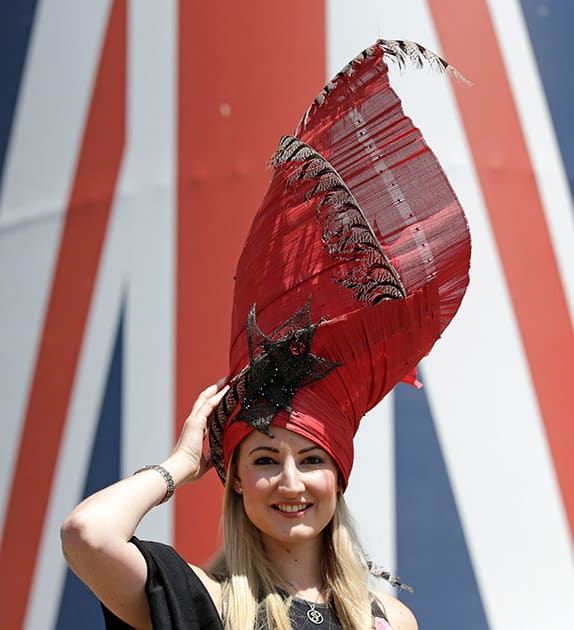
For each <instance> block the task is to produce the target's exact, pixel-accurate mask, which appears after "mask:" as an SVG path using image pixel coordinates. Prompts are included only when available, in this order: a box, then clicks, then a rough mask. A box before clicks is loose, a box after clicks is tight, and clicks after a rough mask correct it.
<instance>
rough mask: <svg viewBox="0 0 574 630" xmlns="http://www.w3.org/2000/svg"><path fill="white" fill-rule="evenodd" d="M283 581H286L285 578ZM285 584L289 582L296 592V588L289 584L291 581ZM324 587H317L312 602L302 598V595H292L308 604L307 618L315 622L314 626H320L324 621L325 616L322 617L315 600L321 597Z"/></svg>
mask: <svg viewBox="0 0 574 630" xmlns="http://www.w3.org/2000/svg"><path fill="white" fill-rule="evenodd" d="M285 582H287V580H285ZM287 584H289V586H290V587H291V588H292V589H293V590H294V591H295V592H297V589H296V588H295V587H294V586H293V584H291V582H287ZM324 588H325V586H324V585H323V586H321V588H320V589H319V592H318V593H317V597H315V601H314V602H310V601H308V600H307V599H303V598H302V597H297V596H296V595H295V596H294V597H296V599H298V600H299V601H301V602H303V603H304V604H307V606H309V610H307V613H306V614H307V619H308V620H309V621H310V622H311V623H313V624H315V625H316V626H320V625H321V624H322V623H323V622H324V621H325V617H323V613H322V612H321V611H320V610H317V609H316V606H317V600H318V599H319V597H321V594H322V593H323V589H324Z"/></svg>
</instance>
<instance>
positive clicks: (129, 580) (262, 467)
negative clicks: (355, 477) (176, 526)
mask: <svg viewBox="0 0 574 630" xmlns="http://www.w3.org/2000/svg"><path fill="white" fill-rule="evenodd" d="M226 389H227V388H224V389H219V390H218V386H217V385H214V386H211V387H209V388H208V389H206V390H205V391H204V392H202V393H201V394H200V396H199V398H198V399H197V401H196V403H195V405H194V408H193V410H192V412H191V414H190V416H189V417H188V419H187V421H186V423H185V425H184V428H183V431H182V433H181V436H180V438H179V441H178V443H177V445H176V446H175V448H174V450H173V452H172V453H171V455H170V456H169V457H168V458H167V459H166V460H165V461H164V462H163V463H162V466H163V467H164V468H165V469H166V470H167V471H169V473H170V475H171V476H172V478H173V480H174V482H175V485H176V487H177V486H180V485H182V484H184V483H194V482H196V481H198V480H199V479H200V478H201V477H202V476H203V475H204V474H205V472H206V471H207V470H208V468H209V466H210V463H209V461H207V460H206V458H205V457H204V456H203V455H202V446H203V440H204V436H205V435H206V432H207V430H206V423H207V419H208V417H209V415H210V414H211V412H212V411H213V409H214V407H215V405H216V404H217V403H218V402H219V400H220V399H221V397H222V395H223V394H224V393H225V392H226ZM272 430H273V437H268V436H266V435H264V434H262V433H259V432H253V433H251V434H250V435H249V436H248V437H247V438H245V439H244V440H243V441H242V443H241V445H240V446H239V448H238V449H237V452H236V453H235V454H234V457H233V461H232V464H231V468H230V476H229V479H230V480H232V482H231V483H228V484H227V486H226V489H225V499H224V503H225V508H224V512H225V521H224V535H225V540H226V545H225V548H224V550H223V552H222V554H221V557H220V558H219V559H218V560H217V561H216V563H215V566H214V567H213V570H212V571H210V572H206V571H204V570H202V569H200V568H199V567H195V566H192V565H189V566H190V569H189V570H190V571H192V572H193V573H194V574H195V575H196V576H197V577H198V578H199V580H200V582H201V584H203V586H204V587H205V589H206V590H207V592H208V593H209V596H210V597H211V599H212V601H213V603H214V606H215V608H216V610H217V614H218V615H219V617H223V612H224V606H223V601H224V596H227V598H228V602H229V600H230V598H229V592H230V591H234V595H235V597H234V598H233V599H231V601H232V602H233V603H232V604H231V605H230V604H228V606H227V610H226V612H227V615H226V618H227V622H228V624H229V626H228V627H231V628H250V627H254V625H253V619H254V618H255V616H256V615H257V613H258V606H257V602H256V601H255V600H254V599H253V598H252V597H251V599H252V601H249V598H250V596H251V594H252V593H253V590H252V589H253V588H256V589H257V588H261V589H263V592H266V593H268V595H267V597H266V598H265V599H264V604H263V606H261V607H260V610H261V611H262V610H263V607H264V606H265V605H267V607H268V610H269V612H270V614H271V615H272V616H273V617H274V618H278V621H279V620H282V621H283V624H285V625H283V626H281V625H279V624H278V625H277V627H278V628H281V627H285V628H289V627H290V626H289V625H286V624H287V623H288V622H287V614H286V611H287V609H288V602H289V596H292V597H293V598H297V600H294V601H296V605H293V606H292V615H293V616H294V622H295V623H296V622H297V621H296V620H297V615H298V614H299V615H302V614H304V615H305V617H304V618H303V622H304V624H306V625H294V626H293V627H294V628H306V627H314V626H313V625H310V622H309V620H308V618H307V615H306V612H307V611H316V613H317V614H316V615H315V616H313V618H314V619H316V620H317V619H319V620H320V619H321V616H323V622H322V623H317V621H315V624H316V625H317V627H323V628H326V629H327V628H335V627H343V628H349V629H357V630H358V629H365V628H370V627H376V628H378V629H381V628H388V626H387V625H384V620H385V619H388V622H389V623H390V625H391V627H392V628H393V630H414V629H416V628H417V625H416V621H415V618H414V616H413V615H412V613H411V612H410V611H409V610H408V608H406V607H405V606H404V605H403V604H401V603H400V602H399V601H398V600H397V599H395V598H394V597H392V596H391V595H388V594H386V593H383V592H380V593H377V594H376V595H375V596H374V597H375V598H376V599H373V600H370V598H369V592H368V588H367V578H368V570H367V568H366V563H365V561H364V557H363V556H362V555H357V554H360V550H359V547H358V545H357V542H356V540H355V538H354V535H353V532H352V530H351V529H350V528H349V526H348V516H347V513H346V509H345V504H344V499H343V496H342V493H341V483H340V473H339V471H338V468H337V466H336V464H335V462H334V461H333V459H332V458H331V456H330V455H329V454H328V453H327V452H326V451H325V450H324V449H323V448H321V447H319V446H317V445H316V444H314V443H313V442H311V441H310V440H308V439H306V438H304V437H302V436H300V435H298V434H296V433H294V432H291V431H289V430H287V429H282V428H280V427H274V428H273V429H272ZM165 493H166V485H165V481H164V479H163V478H162V476H161V475H160V474H158V472H157V471H155V470H147V471H143V472H142V473H141V474H137V475H133V476H131V477H129V478H127V479H124V480H122V481H120V482H118V483H117V484H115V485H113V486H110V487H108V488H105V489H104V490H101V491H100V492H98V493H96V494H95V495H93V496H91V497H89V498H88V499H86V500H85V501H84V502H82V503H81V504H80V505H79V506H78V507H77V508H76V509H75V510H74V511H73V512H72V513H71V514H70V516H69V517H68V518H67V519H66V521H65V522H64V524H63V526H62V542H63V549H64V555H65V557H66V560H67V561H68V563H69V564H70V566H71V568H72V569H73V570H74V572H75V573H76V574H77V575H78V576H79V577H80V579H82V580H83V581H84V582H85V583H86V584H87V585H88V586H89V587H90V588H91V589H92V591H93V592H94V593H95V595H96V596H97V597H98V599H99V600H100V601H101V602H102V603H103V604H104V606H106V607H107V608H108V609H109V610H110V611H111V612H112V613H114V615H116V616H117V617H119V618H120V619H122V620H123V621H124V622H125V623H127V624H128V625H129V626H132V627H134V628H138V629H140V628H141V629H144V628H152V627H158V626H152V623H151V617H150V609H149V604H148V600H147V598H146V591H145V585H146V579H147V575H148V567H147V565H146V561H145V559H144V557H143V556H142V554H141V553H140V551H139V550H138V548H137V547H136V546H135V545H134V544H131V543H130V542H129V541H130V539H131V538H132V536H133V534H134V531H135V529H136V527H137V525H138V523H139V521H140V520H141V519H142V518H143V516H144V515H145V514H146V513H147V512H148V511H149V510H150V509H152V508H153V506H154V505H156V504H157V503H159V502H160V501H161V500H162V499H163V498H164V496H165ZM244 515H246V517H247V518H245V516H244ZM230 528H231V529H230ZM245 530H247V531H245ZM190 535H193V526H192V525H190ZM240 537H241V539H242V542H237V541H236V540H234V539H237V538H240ZM242 556H243V558H242ZM230 564H239V565H241V564H247V565H249V564H251V565H253V566H254V567H256V568H257V570H258V572H259V574H260V575H258V576H249V573H247V579H246V578H245V576H244V575H241V574H240V575H237V574H233V573H232V574H231V576H230V575H229V569H228V566H229V565H230ZM250 577H251V579H254V580H255V582H256V584H257V586H255V587H253V586H251V588H250V585H249V578H250ZM302 602H305V603H304V605H303V606H302V605H301V603H302ZM329 602H331V604H332V610H335V611H336V613H337V615H338V618H339V619H340V620H344V621H342V624H341V626H334V625H328V622H329V620H330V619H331V618H332V610H331V612H329V610H328V609H327V608H326V607H325V604H327V603H329ZM372 613H375V614H376V615H377V617H378V620H377V621H376V622H375V621H374V620H372V619H371V617H372ZM259 616H260V620H261V621H264V619H265V615H264V613H262V612H259ZM212 618H214V616H212ZM108 620H109V626H108V627H111V628H116V627H117V628H119V627H121V626H120V625H117V622H115V621H112V618H111V616H110V615H108ZM234 620H235V621H234ZM250 620H251V621H250ZM203 621H204V623H205V622H206V620H205V619H204V620H203ZM279 623H280V622H279ZM373 623H377V624H378V625H376V626H374V625H372V624H373ZM190 627H191V626H190ZM201 627H213V628H216V627H218V626H217V625H215V623H214V624H213V625H212V626H207V623H206V625H205V626H201ZM226 627H227V626H226ZM261 627H267V626H265V625H263V626H261Z"/></svg>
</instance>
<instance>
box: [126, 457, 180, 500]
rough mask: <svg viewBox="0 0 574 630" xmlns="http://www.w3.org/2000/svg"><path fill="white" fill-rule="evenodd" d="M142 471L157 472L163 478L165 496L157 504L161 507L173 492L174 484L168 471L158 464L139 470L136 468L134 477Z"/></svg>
mask: <svg viewBox="0 0 574 630" xmlns="http://www.w3.org/2000/svg"><path fill="white" fill-rule="evenodd" d="M144 470H157V472H158V473H159V474H160V475H161V476H162V477H163V480H164V481H165V485H166V491H165V495H164V497H163V499H162V500H161V501H160V502H159V503H158V505H161V504H162V503H165V502H166V501H169V500H170V499H171V497H172V496H173V493H174V491H175V483H174V481H173V477H172V476H171V474H170V473H169V471H168V470H166V469H165V468H164V467H163V466H160V465H159V464H148V465H147V466H142V467H141V468H138V469H137V470H136V471H135V473H134V475H137V474H138V473H141V472H143V471H144Z"/></svg>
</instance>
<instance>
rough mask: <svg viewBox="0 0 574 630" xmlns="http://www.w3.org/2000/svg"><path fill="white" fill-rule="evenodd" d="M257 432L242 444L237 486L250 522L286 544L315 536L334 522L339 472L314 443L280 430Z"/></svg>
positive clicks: (265, 534) (330, 459)
mask: <svg viewBox="0 0 574 630" xmlns="http://www.w3.org/2000/svg"><path fill="white" fill-rule="evenodd" d="M271 432H272V433H273V437H267V436H266V435H264V434H262V433H260V432H259V431H253V433H251V434H250V435H249V436H248V437H246V438H245V439H244V440H243V442H242V443H241V445H240V446H239V457H238V459H237V473H236V475H235V477H234V479H233V488H234V490H235V491H236V492H238V493H239V494H241V495H242V497H243V506H244V509H245V513H246V514H247V517H248V518H249V520H250V521H251V522H252V523H253V524H254V525H255V526H256V527H257V528H258V529H259V530H260V531H261V532H262V534H263V536H264V537H269V538H271V539H273V540H276V541H278V542H282V543H285V544H289V543H299V542H303V541H306V540H311V539H313V538H315V537H317V536H318V535H319V534H320V533H321V532H322V531H323V529H324V528H325V526H326V525H327V524H328V523H329V522H330V521H331V519H332V518H333V514H334V512H335V506H336V503H337V491H338V469H337V466H336V464H335V462H334V461H333V458H332V457H331V456H330V455H329V454H328V453H327V452H326V451H324V450H323V449H322V448H321V447H320V446H317V444H315V443H314V442H312V441H311V440H308V439H307V438H305V437H303V436H301V435H298V434H297V433H293V432H292V431H289V430H287V429H282V428H280V427H274V426H272V427H271Z"/></svg>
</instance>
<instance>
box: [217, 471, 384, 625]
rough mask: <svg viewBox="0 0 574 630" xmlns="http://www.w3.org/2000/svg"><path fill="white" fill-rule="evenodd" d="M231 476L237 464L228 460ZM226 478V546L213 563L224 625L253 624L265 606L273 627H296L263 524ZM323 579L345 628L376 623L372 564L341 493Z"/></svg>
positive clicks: (331, 525) (330, 529)
mask: <svg viewBox="0 0 574 630" xmlns="http://www.w3.org/2000/svg"><path fill="white" fill-rule="evenodd" d="M229 469H230V470H229V473H230V474H229V475H228V477H227V479H228V480H230V479H232V478H233V471H234V464H233V462H231V464H230V466H229ZM232 486H233V484H232V483H231V482H230V481H228V483H227V484H226V486H225V491H224V498H223V548H222V549H221V552H220V553H219V555H218V556H217V558H216V559H215V561H214V562H213V564H212V566H211V572H212V573H213V574H214V575H215V576H216V577H217V578H218V579H220V580H221V581H222V590H223V593H222V594H223V602H224V623H225V630H243V629H249V630H251V629H255V628H256V623H257V615H258V610H259V607H260V602H261V607H263V606H264V608H265V612H266V616H267V628H268V629H269V630H292V628H291V624H290V622H289V617H288V609H289V605H290V600H289V599H287V600H285V599H284V597H283V596H282V595H281V594H280V593H279V592H278V591H277V588H276V584H277V583H284V580H282V579H281V576H280V575H278V574H277V572H276V571H275V570H274V569H273V567H272V566H271V563H270V562H269V560H268V558H267V556H266V555H265V551H264V549H263V544H262V540H261V534H260V532H259V530H258V529H257V528H256V527H255V526H254V525H253V523H251V521H250V520H249V518H248V517H247V515H246V514H245V511H244V509H243V500H242V498H241V496H240V495H238V494H237V493H236V492H235V490H234V489H233V487H232ZM323 536H324V544H325V558H324V560H323V562H322V571H323V578H324V583H325V585H326V588H327V591H328V594H329V595H330V597H331V599H332V601H333V604H334V606H335V610H336V612H337V616H338V618H339V621H340V623H341V626H342V627H343V628H345V629H346V630H365V628H372V627H374V625H373V624H374V621H373V619H372V613H371V602H370V597H369V587H368V582H369V569H368V566H367V561H366V559H365V554H364V552H363V550H362V548H361V546H360V544H359V542H358V539H357V536H356V534H355V531H354V528H353V525H352V521H351V517H350V514H349V512H348V510H347V507H346V504H345V499H344V498H343V495H342V493H339V494H338V496H337V504H336V508H335V513H334V516H333V518H332V520H331V522H330V523H329V524H328V525H327V527H326V528H325V530H324V532H323Z"/></svg>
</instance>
